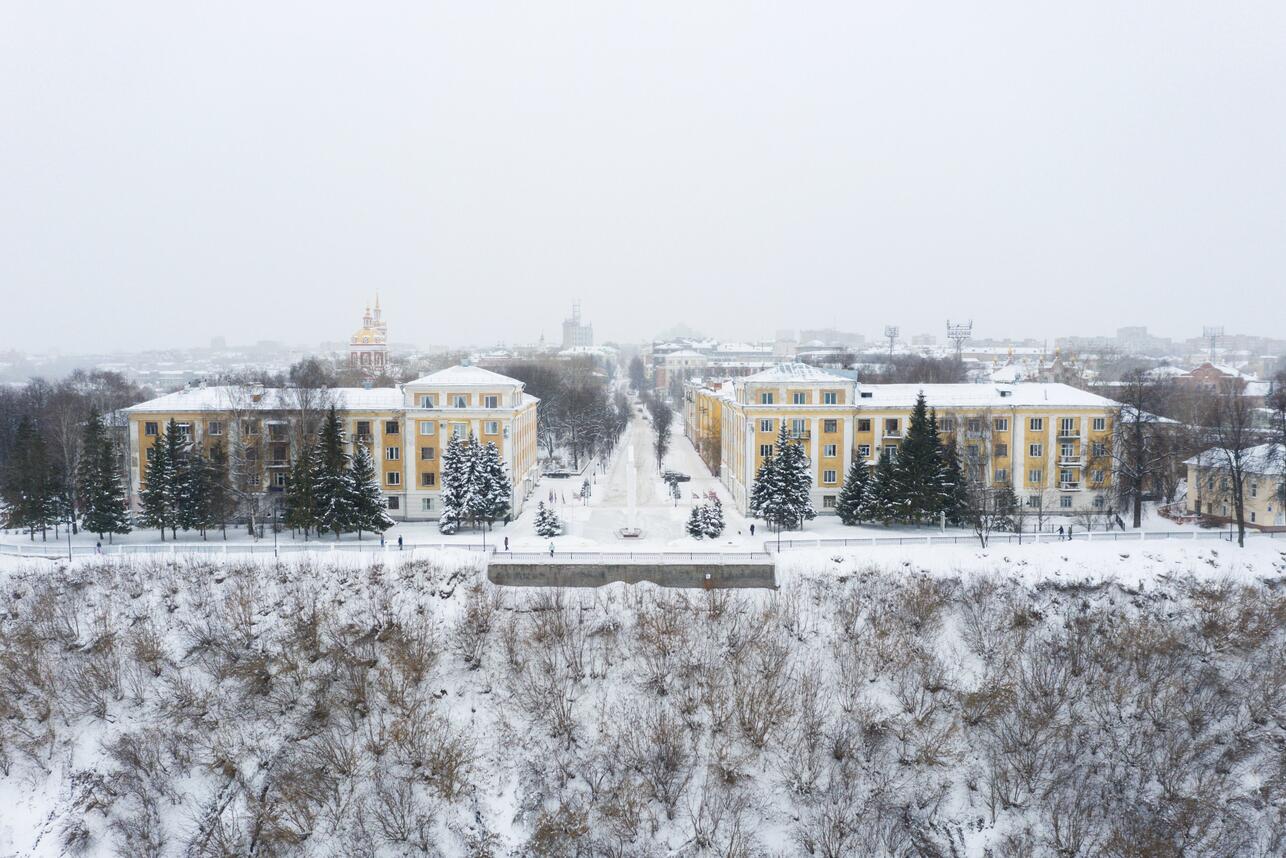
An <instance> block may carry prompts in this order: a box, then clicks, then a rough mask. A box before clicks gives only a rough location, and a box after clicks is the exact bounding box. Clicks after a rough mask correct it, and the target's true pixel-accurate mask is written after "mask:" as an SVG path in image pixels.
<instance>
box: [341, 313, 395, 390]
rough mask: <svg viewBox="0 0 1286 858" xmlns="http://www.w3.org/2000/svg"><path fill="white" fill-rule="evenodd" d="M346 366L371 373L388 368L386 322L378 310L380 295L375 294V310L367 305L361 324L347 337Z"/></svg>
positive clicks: (374, 373)
mask: <svg viewBox="0 0 1286 858" xmlns="http://www.w3.org/2000/svg"><path fill="white" fill-rule="evenodd" d="M348 366H349V368H351V369H360V370H363V371H365V372H368V373H370V374H372V375H379V374H380V373H382V372H384V370H385V369H387V368H388V324H387V323H385V321H384V319H383V318H382V313H381V311H380V296H379V295H376V296H375V312H374V313H371V308H370V306H369V305H368V306H367V308H366V313H365V314H364V315H363V316H362V326H361V327H360V328H358V329H357V330H356V331H354V332H353V335H352V336H351V337H349V339H348Z"/></svg>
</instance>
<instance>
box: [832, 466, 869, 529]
mask: <svg viewBox="0 0 1286 858" xmlns="http://www.w3.org/2000/svg"><path fill="white" fill-rule="evenodd" d="M870 491H871V470H870V468H868V467H866V460H865V459H863V458H862V457H861V456H859V455H854V456H853V464H851V465H849V466H848V473H847V474H845V476H844V487H843V488H842V489H840V492H839V498H838V499H837V500H836V501H835V511H836V513H838V514H839V520H840V521H842V522H844V524H847V525H854V524H859V523H860V522H862V521H863V520H865V517H866V511H867V510H866V503H867V495H869V494H870Z"/></svg>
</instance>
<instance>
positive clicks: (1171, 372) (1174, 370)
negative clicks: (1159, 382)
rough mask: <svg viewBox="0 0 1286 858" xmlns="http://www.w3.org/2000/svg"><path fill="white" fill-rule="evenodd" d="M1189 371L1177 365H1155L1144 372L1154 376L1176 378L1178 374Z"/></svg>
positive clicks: (1185, 373)
mask: <svg viewBox="0 0 1286 858" xmlns="http://www.w3.org/2000/svg"><path fill="white" fill-rule="evenodd" d="M1187 374H1188V371H1187V370H1186V369H1182V368H1180V367H1177V366H1168V365H1167V366H1154V367H1153V368H1152V369H1150V370H1148V371H1147V372H1145V373H1144V375H1147V376H1150V377H1152V378H1174V377H1175V376H1178V375H1187Z"/></svg>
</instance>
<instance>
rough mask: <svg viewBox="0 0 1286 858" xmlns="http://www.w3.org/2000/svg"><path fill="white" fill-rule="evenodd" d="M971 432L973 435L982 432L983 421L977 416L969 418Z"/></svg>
mask: <svg viewBox="0 0 1286 858" xmlns="http://www.w3.org/2000/svg"><path fill="white" fill-rule="evenodd" d="M969 432H970V433H971V434H973V435H978V434H981V432H982V421H981V420H979V419H977V418H976V417H971V418H969Z"/></svg>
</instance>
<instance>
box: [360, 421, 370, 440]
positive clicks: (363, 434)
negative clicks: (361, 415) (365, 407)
mask: <svg viewBox="0 0 1286 858" xmlns="http://www.w3.org/2000/svg"><path fill="white" fill-rule="evenodd" d="M370 437H371V421H369V420H358V421H357V440H359V441H367V440H370Z"/></svg>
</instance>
